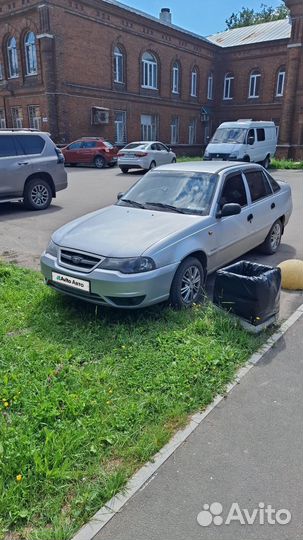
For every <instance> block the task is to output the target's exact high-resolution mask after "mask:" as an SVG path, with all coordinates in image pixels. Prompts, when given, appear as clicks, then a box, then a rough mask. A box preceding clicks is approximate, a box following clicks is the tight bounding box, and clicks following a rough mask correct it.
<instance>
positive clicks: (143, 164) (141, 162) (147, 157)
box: [118, 141, 176, 173]
mask: <svg viewBox="0 0 303 540" xmlns="http://www.w3.org/2000/svg"><path fill="white" fill-rule="evenodd" d="M168 163H176V154H175V153H174V152H172V150H171V148H170V147H169V146H166V145H165V144H163V143H161V142H158V141H148V142H146V141H137V142H132V143H129V144H127V145H126V146H125V147H124V148H123V149H122V150H120V152H119V153H118V166H119V167H120V169H121V171H122V172H123V173H127V172H128V171H129V169H143V170H145V171H148V170H149V169H154V167H158V166H159V165H167V164H168Z"/></svg>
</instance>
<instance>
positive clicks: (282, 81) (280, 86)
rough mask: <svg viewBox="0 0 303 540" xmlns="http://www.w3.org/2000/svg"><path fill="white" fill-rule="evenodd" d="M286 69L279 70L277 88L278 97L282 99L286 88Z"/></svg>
mask: <svg viewBox="0 0 303 540" xmlns="http://www.w3.org/2000/svg"><path fill="white" fill-rule="evenodd" d="M285 75H286V72H285V68H281V69H279V72H278V76H277V86H276V96H277V97H282V96H283V94H284V86H285Z"/></svg>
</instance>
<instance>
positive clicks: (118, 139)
mask: <svg viewBox="0 0 303 540" xmlns="http://www.w3.org/2000/svg"><path fill="white" fill-rule="evenodd" d="M118 116H119V118H118ZM126 141H127V137H126V112H125V111H115V143H117V144H124V143H126Z"/></svg>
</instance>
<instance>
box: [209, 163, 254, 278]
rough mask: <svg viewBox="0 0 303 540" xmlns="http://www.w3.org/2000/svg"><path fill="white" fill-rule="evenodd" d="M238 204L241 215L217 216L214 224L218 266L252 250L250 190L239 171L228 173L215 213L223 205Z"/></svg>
mask: <svg viewBox="0 0 303 540" xmlns="http://www.w3.org/2000/svg"><path fill="white" fill-rule="evenodd" d="M228 203H238V204H240V206H241V212H240V214H237V215H235V216H224V217H221V218H219V217H217V218H216V224H215V226H214V234H215V236H216V255H215V257H214V263H215V267H216V268H219V267H220V266H223V265H224V264H226V263H229V262H230V261H232V260H234V259H236V258H237V257H239V256H240V255H242V254H243V253H245V252H246V251H248V250H249V249H250V245H251V238H252V234H253V228H252V223H251V208H250V204H249V198H248V189H247V186H246V185H245V182H244V179H243V176H242V174H241V172H240V171H238V172H234V173H230V174H227V175H226V177H225V178H224V179H223V185H222V189H221V191H220V192H219V195H218V200H217V208H216V212H218V211H219V210H221V209H222V208H223V205H224V204H228Z"/></svg>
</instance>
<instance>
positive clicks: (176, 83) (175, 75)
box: [171, 62, 180, 94]
mask: <svg viewBox="0 0 303 540" xmlns="http://www.w3.org/2000/svg"><path fill="white" fill-rule="evenodd" d="M171 91H172V93H173V94H179V93H180V66H179V63H178V62H175V63H174V65H173V70H172V89H171Z"/></svg>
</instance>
